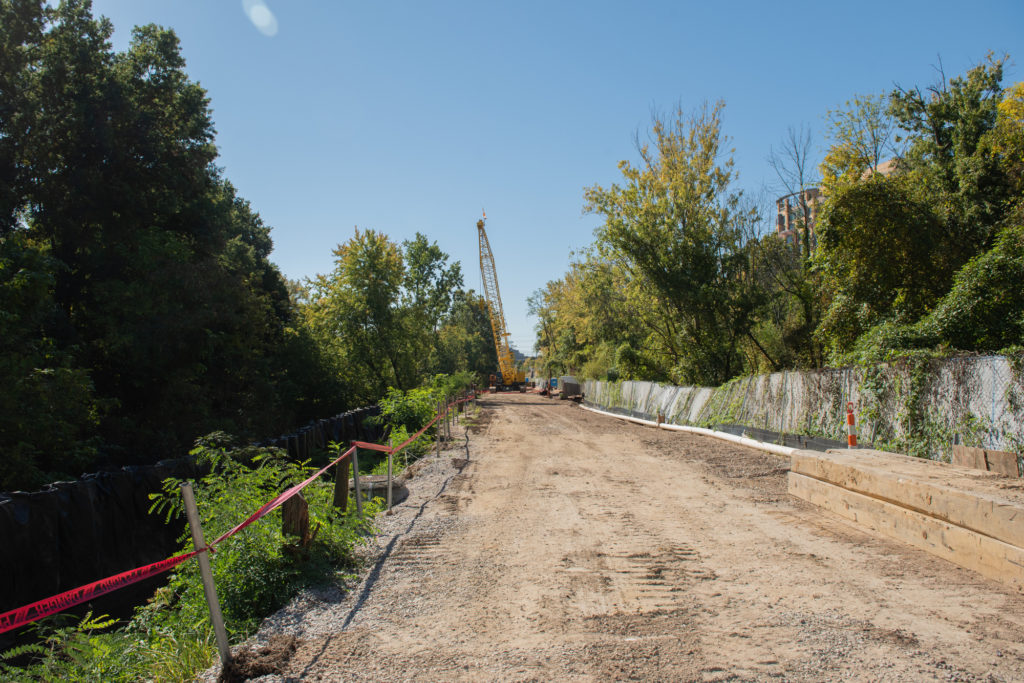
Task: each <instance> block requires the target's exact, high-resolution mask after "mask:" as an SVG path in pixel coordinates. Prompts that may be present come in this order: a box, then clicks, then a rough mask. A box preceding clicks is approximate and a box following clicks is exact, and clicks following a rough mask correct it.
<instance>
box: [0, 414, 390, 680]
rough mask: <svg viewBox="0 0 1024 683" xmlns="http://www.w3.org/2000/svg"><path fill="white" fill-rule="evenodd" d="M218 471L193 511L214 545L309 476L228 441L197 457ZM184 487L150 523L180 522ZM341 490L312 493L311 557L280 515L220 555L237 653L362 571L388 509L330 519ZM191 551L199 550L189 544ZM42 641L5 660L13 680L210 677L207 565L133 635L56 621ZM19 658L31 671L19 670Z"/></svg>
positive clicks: (141, 612) (185, 542)
mask: <svg viewBox="0 0 1024 683" xmlns="http://www.w3.org/2000/svg"><path fill="white" fill-rule="evenodd" d="M194 452H195V454H196V455H197V456H198V458H199V459H200V460H201V461H203V462H207V463H209V464H210V465H211V466H212V471H211V473H210V474H209V475H207V476H206V477H204V478H203V479H202V480H201V481H199V482H198V483H197V485H196V486H195V497H196V503H197V506H198V508H199V513H200V517H201V521H202V525H203V532H204V535H205V537H206V540H207V541H208V542H209V541H210V540H212V539H214V538H216V537H217V536H219V535H220V534H221V533H223V532H225V531H227V530H229V529H231V528H233V527H234V526H235V525H236V524H238V523H239V522H241V521H242V520H243V519H244V518H245V516H247V515H248V514H250V513H251V512H253V511H255V510H257V509H258V508H259V507H260V506H262V505H263V504H264V503H266V502H267V501H268V500H270V499H271V498H273V497H274V496H276V495H277V494H278V493H279V492H280V491H281V490H282V489H283V488H285V487H287V486H290V485H292V484H295V483H298V482H299V481H302V480H303V479H305V478H307V477H308V476H309V475H310V474H311V473H312V468H310V467H308V466H306V465H303V464H297V463H292V462H288V461H287V460H286V459H285V457H284V454H283V453H282V452H281V451H279V450H276V449H253V448H243V449H235V450H228V449H227V448H226V439H225V435H223V434H213V435H210V437H207V438H205V439H203V440H202V441H201V443H200V445H199V446H198V447H197V448H196V449H195V451H194ZM179 484H180V482H178V481H176V480H167V481H166V482H165V483H164V490H163V492H162V493H160V494H157V495H155V496H153V499H154V501H153V512H154V513H155V514H162V515H165V516H167V517H168V518H170V517H171V516H172V515H175V514H178V513H181V512H182V510H183V508H182V501H181V493H180V487H179ZM333 488H334V487H333V484H332V483H331V482H329V481H316V482H314V483H312V484H311V485H309V486H308V487H306V488H305V489H303V492H302V493H303V495H304V496H305V498H306V501H307V502H308V504H309V520H310V526H311V529H314V530H315V537H314V539H313V540H312V542H311V543H310V544H309V545H308V546H302V545H301V544H299V543H298V539H295V538H291V537H286V536H284V535H282V533H281V513H280V511H275V512H273V513H271V514H270V515H268V516H267V517H265V518H263V519H262V520H260V521H258V522H256V523H254V524H252V525H251V526H249V527H247V528H246V529H244V530H243V531H242V532H241V533H239V534H237V535H235V536H233V537H232V538H230V539H228V540H226V541H224V542H223V543H222V544H220V545H219V546H217V549H216V552H214V553H212V554H211V555H210V565H211V568H212V570H213V574H214V581H215V583H216V586H217V593H218V597H219V599H220V603H221V609H222V611H223V614H224V618H225V621H226V624H227V628H228V632H229V638H230V640H231V642H232V643H237V642H239V641H241V640H243V639H245V638H246V637H248V636H249V635H250V634H252V633H253V632H254V631H255V630H256V628H257V627H258V626H259V623H260V621H261V619H262V618H263V617H264V616H266V615H267V614H269V613H271V612H272V611H273V610H275V609H277V608H279V607H281V606H282V605H283V604H284V603H285V602H287V600H288V599H289V598H290V597H291V596H292V595H294V594H295V593H296V592H297V591H298V590H299V589H300V588H301V587H303V586H305V585H308V584H311V583H322V582H323V581H324V580H325V578H329V577H331V576H332V575H333V576H334V577H335V579H336V580H341V579H343V578H344V577H345V576H346V574H347V573H348V572H352V571H353V570H354V568H355V566H354V561H355V560H354V554H353V551H354V548H355V546H356V544H357V543H359V542H360V539H361V538H363V537H364V535H365V534H366V533H367V532H368V531H369V530H370V523H371V520H372V519H373V517H374V515H375V514H376V513H377V512H378V511H379V509H380V508H379V501H372V502H368V503H367V504H365V505H364V507H363V512H364V518H363V519H359V518H358V517H357V516H356V514H355V511H354V506H353V505H350V506H349V510H348V511H347V512H345V513H342V512H341V511H339V510H338V509H336V508H334V507H332V498H333ZM181 543H182V547H181V549H182V551H188V550H191V549H192V541H191V536H190V535H189V534H188V532H186V533H185V534H184V535H183V536H182V538H181ZM30 628H32V629H33V630H34V631H35V632H36V633H37V634H38V641H37V642H36V643H35V644H32V645H26V646H23V647H21V648H18V649H16V650H12V651H9V652H7V653H4V655H3V661H2V662H0V676H2V677H3V678H4V680H12V681H22V680H24V681H34V680H47V681H50V680H66V681H96V680H104V681H137V680H159V681H186V680H192V679H193V678H194V676H195V675H196V673H198V672H200V671H202V670H204V669H206V668H207V667H208V666H210V665H211V664H212V663H213V661H214V660H215V658H216V654H217V650H216V644H215V640H214V638H213V633H212V628H211V626H210V623H209V612H208V610H207V606H206V600H205V597H204V594H203V588H202V582H201V581H200V577H199V570H198V564H197V563H196V562H195V561H194V560H190V561H187V562H185V563H184V564H182V565H180V566H179V568H178V569H177V570H176V571H175V572H174V573H173V574H171V576H170V580H169V581H168V583H167V585H166V586H164V587H163V588H161V589H160V590H158V591H157V593H156V594H155V595H154V597H153V598H152V599H151V600H150V601H149V603H148V604H146V605H143V606H141V607H139V608H137V609H136V611H135V615H134V616H133V617H132V619H131V620H130V621H129V623H128V624H126V625H120V626H119V627H117V628H115V624H114V623H113V621H112V620H109V619H105V618H103V617H99V618H93V617H92V616H87V617H86V618H85V619H82V620H78V621H75V620H72V619H68V618H67V617H61V616H60V615H58V616H56V617H51V618H48V619H46V620H44V621H41V622H37V623H36V624H34V625H33V626H31V627H30ZM16 657H21V658H25V657H30V658H31V659H32V661H31V662H30V663H27V664H25V665H22V666H14V665H13V664H12V660H14V659H15V658H16Z"/></svg>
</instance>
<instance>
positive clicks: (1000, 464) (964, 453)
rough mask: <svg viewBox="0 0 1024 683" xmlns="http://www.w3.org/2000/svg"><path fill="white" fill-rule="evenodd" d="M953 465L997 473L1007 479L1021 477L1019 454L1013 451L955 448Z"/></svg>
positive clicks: (968, 447)
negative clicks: (1018, 465) (1018, 461)
mask: <svg viewBox="0 0 1024 683" xmlns="http://www.w3.org/2000/svg"><path fill="white" fill-rule="evenodd" d="M953 464H954V465H962V466H964V467H971V468H973V469H976V470H985V471H987V472H995V473H996V474H1002V475H1003V476H1006V477H1019V476H1021V473H1020V471H1019V470H1018V469H1017V454H1016V453H1013V452H1011V451H990V450H986V449H984V448H974V447H972V446H959V445H957V446H953Z"/></svg>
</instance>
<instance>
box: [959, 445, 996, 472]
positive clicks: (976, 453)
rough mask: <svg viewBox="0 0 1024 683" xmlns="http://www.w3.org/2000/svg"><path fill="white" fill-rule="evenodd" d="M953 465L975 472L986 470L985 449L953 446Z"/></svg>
mask: <svg viewBox="0 0 1024 683" xmlns="http://www.w3.org/2000/svg"><path fill="white" fill-rule="evenodd" d="M953 464H954V465H960V466H962V467H970V468H971V469H975V470H986V471H987V470H988V465H986V464H985V449H984V448H974V447H973V446H961V445H954V446H953Z"/></svg>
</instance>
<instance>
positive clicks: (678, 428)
mask: <svg viewBox="0 0 1024 683" xmlns="http://www.w3.org/2000/svg"><path fill="white" fill-rule="evenodd" d="M580 408H582V409H583V410H589V411H590V412H592V413H597V414H598V415H607V416H608V417H614V418H618V419H620V420H625V421H627V422H634V423H636V424H638V425H644V426H646V427H660V428H661V429H669V430H672V431H674V432H690V433H691V434H702V435H704V436H712V437H714V438H716V439H721V440H723V441H731V442H732V443H735V444H739V445H741V446H746V447H748V448H756V449H757V450H760V451H767V452H768V453H772V454H774V455H781V456H783V457H786V458H788V457H789V456H790V455H792V454H793V453H794V451H797V450H799V449H798V448H790V447H789V446H780V445H778V444H774V443H766V442H764V441H756V440H754V439H748V438H747V437H745V436H736V435H735V434H726V433H725V432H716V431H715V430H713V429H704V428H703V427H689V426H686V425H673V424H667V423H664V422H663V423H661V424H660V425H659V424H658V423H657V422H654V421H653V420H642V419H640V418H639V417H629V416H628V415H618V414H616V413H609V412H606V411H604V410H598V409H597V408H590V407H588V406H585V405H583V404H582V403H581V404H580Z"/></svg>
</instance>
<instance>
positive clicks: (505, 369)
mask: <svg viewBox="0 0 1024 683" xmlns="http://www.w3.org/2000/svg"><path fill="white" fill-rule="evenodd" d="M476 229H477V233H478V235H479V238H480V276H481V277H482V278H483V283H484V285H483V286H484V299H485V300H486V301H487V313H488V314H489V316H490V318H491V330H492V331H493V332H494V349H495V351H497V353H498V367H499V368H500V370H501V379H502V383H503V384H504V385H505V386H508V387H513V386H516V385H518V384H521V383H522V382H523V380H524V379H525V378H524V376H523V373H517V372H516V361H515V357H514V356H513V355H512V347H511V345H510V344H509V341H508V337H509V333H508V328H506V326H505V312H504V311H503V310H502V307H501V293H500V292H499V291H498V271H497V269H496V268H495V267H494V253H493V252H492V251H491V243H490V241H488V239H487V231H486V230H484V222H483V220H479V221H477V222H476Z"/></svg>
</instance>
